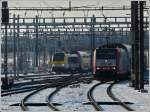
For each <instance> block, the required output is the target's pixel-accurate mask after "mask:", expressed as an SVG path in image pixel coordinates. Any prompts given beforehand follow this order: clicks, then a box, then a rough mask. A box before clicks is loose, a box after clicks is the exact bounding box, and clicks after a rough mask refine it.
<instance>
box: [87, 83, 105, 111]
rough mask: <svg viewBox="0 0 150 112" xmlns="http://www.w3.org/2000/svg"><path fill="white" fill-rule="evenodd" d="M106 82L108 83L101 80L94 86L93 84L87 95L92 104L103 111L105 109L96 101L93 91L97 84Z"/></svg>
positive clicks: (97, 109)
mask: <svg viewBox="0 0 150 112" xmlns="http://www.w3.org/2000/svg"><path fill="white" fill-rule="evenodd" d="M104 83H106V82H100V83H98V84H95V85H94V86H92V87H91V88H90V90H89V91H88V93H87V97H88V99H89V100H90V102H91V104H92V105H93V106H94V108H95V110H96V111H103V110H104V109H103V108H102V107H101V106H100V105H98V104H97V102H96V100H95V99H94V97H93V94H92V93H93V91H94V89H95V88H96V87H97V86H99V85H102V84H104Z"/></svg>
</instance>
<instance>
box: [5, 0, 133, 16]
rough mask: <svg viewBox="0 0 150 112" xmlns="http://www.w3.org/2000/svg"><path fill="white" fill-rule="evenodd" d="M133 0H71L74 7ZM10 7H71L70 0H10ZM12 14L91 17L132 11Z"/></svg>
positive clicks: (121, 3)
mask: <svg viewBox="0 0 150 112" xmlns="http://www.w3.org/2000/svg"><path fill="white" fill-rule="evenodd" d="M130 2H131V0H71V5H72V7H74V6H97V7H98V6H99V7H101V6H104V7H122V6H123V5H125V6H130V4H131V3H130ZM8 5H9V7H69V0H8ZM10 13H11V15H12V14H13V13H15V14H16V15H17V14H19V15H21V16H23V17H29V16H35V15H41V16H43V17H45V16H47V17H51V16H53V17H59V16H63V15H64V16H65V17H70V16H72V17H73V16H75V17H76V16H88V17H91V16H92V15H93V14H94V15H95V16H102V15H103V14H104V15H105V16H127V15H128V14H130V11H97V12H94V11H84V12H83V11H82V12H76V11H71V12H69V11H65V12H64V11H61V12H52V11H47V12H40V11H39V12H37V11H34V12H31V11H22V12H17V11H11V12H10Z"/></svg>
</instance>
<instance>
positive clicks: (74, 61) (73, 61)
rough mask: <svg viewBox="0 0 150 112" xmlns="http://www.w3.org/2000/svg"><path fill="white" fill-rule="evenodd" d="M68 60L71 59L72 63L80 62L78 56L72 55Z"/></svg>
mask: <svg viewBox="0 0 150 112" xmlns="http://www.w3.org/2000/svg"><path fill="white" fill-rule="evenodd" d="M68 61H69V62H70V63H78V57H70V58H69V59H68Z"/></svg>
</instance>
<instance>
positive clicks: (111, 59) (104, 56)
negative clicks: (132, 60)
mask: <svg viewBox="0 0 150 112" xmlns="http://www.w3.org/2000/svg"><path fill="white" fill-rule="evenodd" d="M96 59H97V61H96V65H97V66H115V65H116V50H115V49H98V50H97V52H96Z"/></svg>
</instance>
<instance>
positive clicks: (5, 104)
mask: <svg viewBox="0 0 150 112" xmlns="http://www.w3.org/2000/svg"><path fill="white" fill-rule="evenodd" d="M29 93H30V92H26V93H20V94H14V95H9V96H5V97H1V107H2V111H10V110H11V111H12V112H14V111H21V108H20V107H19V106H9V105H12V104H15V103H20V102H21V100H22V99H23V98H24V97H25V96H26V95H27V94H29Z"/></svg>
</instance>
